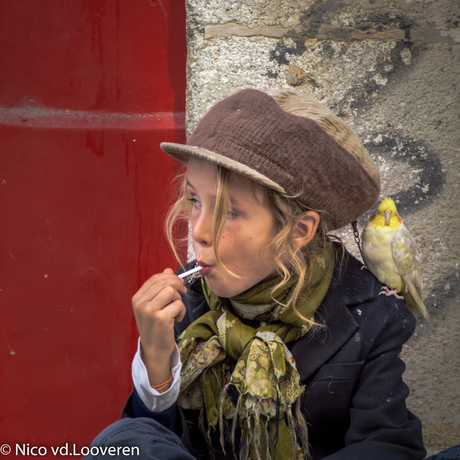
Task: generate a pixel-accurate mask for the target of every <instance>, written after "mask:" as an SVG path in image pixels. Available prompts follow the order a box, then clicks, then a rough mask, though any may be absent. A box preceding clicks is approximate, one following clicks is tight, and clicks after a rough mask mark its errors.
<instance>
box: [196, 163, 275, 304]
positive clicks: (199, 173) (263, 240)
mask: <svg viewBox="0 0 460 460" xmlns="http://www.w3.org/2000/svg"><path fill="white" fill-rule="evenodd" d="M187 182H188V186H187V188H188V193H189V194H190V197H191V199H192V201H193V207H192V213H191V223H192V233H193V245H194V248H195V254H196V259H197V261H198V263H199V264H200V265H201V266H204V267H205V268H204V270H202V271H201V275H202V276H204V278H205V279H206V282H207V283H208V286H209V287H210V289H211V290H212V291H213V292H214V293H215V294H217V295H218V296H220V297H233V296H235V295H237V294H240V293H241V292H244V291H246V290H247V289H249V288H251V287H252V286H254V285H255V284H257V283H258V282H259V281H262V280H264V279H266V278H270V277H271V276H273V275H275V273H276V269H275V267H276V264H275V262H274V257H273V252H272V248H271V245H270V244H268V245H267V243H269V241H270V238H271V235H272V230H273V225H274V221H273V216H272V214H271V212H270V211H269V210H268V208H267V207H266V205H265V204H264V193H263V188H262V186H261V185H258V184H255V183H253V182H252V181H251V180H250V179H247V178H245V177H243V176H241V175H239V174H236V173H231V176H230V180H229V185H228V192H229V195H230V200H231V210H230V212H229V216H228V218H227V222H226V224H225V227H224V232H223V234H222V237H221V239H220V241H219V245H218V247H219V249H218V254H219V256H220V259H221V261H222V263H223V264H224V265H225V266H226V267H227V268H228V269H229V270H230V271H231V272H233V273H235V274H236V275H239V276H240V277H241V278H236V277H234V276H232V275H230V274H229V273H227V272H226V271H225V270H224V269H223V268H222V267H221V266H220V265H219V264H218V263H217V261H216V257H215V255H214V248H213V246H212V232H213V229H212V221H213V214H214V205H215V201H216V191H217V179H216V167H215V166H214V165H213V164H212V163H209V162H208V161H204V160H200V159H197V158H193V157H192V158H190V159H189V162H188V168H187Z"/></svg>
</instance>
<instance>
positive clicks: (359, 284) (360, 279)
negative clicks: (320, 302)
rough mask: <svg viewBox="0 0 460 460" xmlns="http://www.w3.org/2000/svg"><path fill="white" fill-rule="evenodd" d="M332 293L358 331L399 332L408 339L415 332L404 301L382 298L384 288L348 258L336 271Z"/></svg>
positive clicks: (354, 260)
mask: <svg viewBox="0 0 460 460" xmlns="http://www.w3.org/2000/svg"><path fill="white" fill-rule="evenodd" d="M334 282H335V284H334V286H332V284H331V288H332V289H337V291H338V292H339V295H340V297H341V298H342V300H343V302H344V304H345V305H346V307H347V308H348V310H349V312H350V313H351V314H352V316H353V317H354V319H355V321H356V322H357V323H358V324H359V326H360V328H368V329H370V330H373V331H374V332H375V333H377V331H378V330H380V332H381V333H383V334H385V335H387V334H391V333H392V332H394V331H396V330H399V329H402V330H404V331H405V333H404V334H403V335H404V336H406V337H407V338H409V337H410V336H411V335H412V333H413V332H414V330H415V317H414V315H413V314H412V312H411V311H410V310H409V309H408V307H407V305H406V303H405V302H404V300H401V299H397V298H396V297H394V296H386V295H381V292H382V287H383V285H382V284H381V283H380V282H379V281H378V280H377V278H375V276H374V275H373V274H372V273H371V272H370V271H369V270H367V269H366V268H364V265H363V264H362V263H361V262H359V261H358V260H357V259H356V258H354V257H353V256H352V255H351V254H348V253H347V255H346V256H345V258H344V260H343V262H342V263H341V264H340V265H338V267H337V268H336V277H335V279H334Z"/></svg>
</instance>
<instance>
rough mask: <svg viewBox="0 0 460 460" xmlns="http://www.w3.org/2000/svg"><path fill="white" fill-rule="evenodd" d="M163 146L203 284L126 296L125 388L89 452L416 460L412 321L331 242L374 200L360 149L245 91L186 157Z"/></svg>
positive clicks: (291, 103)
mask: <svg viewBox="0 0 460 460" xmlns="http://www.w3.org/2000/svg"><path fill="white" fill-rule="evenodd" d="M162 148H163V150H164V151H165V152H166V153H168V154H169V155H171V156H172V157H173V158H176V159H178V160H180V161H182V162H183V163H185V164H187V172H186V175H185V179H184V185H183V190H182V193H181V196H180V198H179V200H178V201H177V202H176V204H175V205H174V207H173V208H172V210H171V212H170V215H169V218H168V223H167V225H168V235H169V238H170V240H172V234H173V232H172V228H173V226H174V224H175V223H176V222H178V221H179V220H181V219H186V220H188V219H190V221H191V228H192V237H193V247H194V250H195V255H196V262H197V263H198V264H199V265H200V266H201V267H203V269H202V270H201V272H200V275H201V277H200V278H199V279H195V280H192V281H191V282H186V283H184V281H183V280H182V279H179V278H178V276H176V275H175V274H174V273H173V271H172V270H171V269H166V270H164V272H163V273H160V274H156V275H154V276H153V277H152V278H150V279H149V280H148V281H146V283H145V284H144V285H143V286H142V287H141V288H140V289H139V291H138V292H137V293H136V295H135V296H134V297H133V306H134V314H135V317H136V322H137V326H138V329H139V335H140V342H139V351H138V353H137V355H136V357H135V359H134V362H133V379H134V386H135V389H134V391H133V394H132V395H131V397H130V398H129V400H128V402H127V404H126V406H125V409H124V417H125V418H124V419H122V420H121V421H119V422H117V423H116V424H115V425H112V426H111V427H109V428H108V429H107V430H105V431H104V432H103V433H102V434H101V435H100V436H99V437H98V438H97V439H96V441H95V442H94V443H93V447H98V446H108V445H118V446H126V445H128V444H129V445H134V446H138V447H139V449H140V456H141V458H146V459H147V458H149V459H157V458H158V459H162V460H165V459H173V458H174V459H193V458H206V457H214V458H216V459H233V458H240V459H264V460H269V459H277V460H278V459H279V460H284V459H307V458H312V459H323V458H327V459H331V460H332V459H350V460H351V459H353V460H356V459H361V458H362V459H375V460H378V459H382V460H389V459H390V460H398V459H401V460H403V459H407V460H409V459H414V460H415V459H422V458H424V456H425V449H424V447H423V442H422V435H421V424H420V421H419V420H418V419H417V418H416V417H415V416H414V415H413V414H412V413H411V412H410V411H408V410H407V408H406V405H405V398H406V397H407V395H408V394H409V390H408V388H407V386H406V385H405V384H404V382H403V380H402V374H403V372H404V364H403V363H402V361H401V360H400V359H399V357H398V355H399V353H400V352H401V347H402V345H403V343H405V342H406V341H407V340H408V339H409V338H410V336H411V335H412V333H413V331H414V328H415V320H414V316H413V315H412V313H411V312H410V311H409V310H408V309H407V308H406V305H405V304H404V302H403V301H402V300H398V299H395V298H394V297H391V298H389V297H385V296H379V295H378V294H379V292H380V289H381V285H380V284H379V283H378V281H377V280H376V279H375V278H374V277H373V275H372V274H371V273H370V272H369V271H366V270H361V268H362V264H361V263H360V262H358V261H357V260H356V259H354V258H353V257H352V256H350V255H349V254H348V253H347V252H346V251H345V250H344V249H343V247H342V246H341V245H340V244H337V243H333V242H332V241H331V239H330V237H329V236H328V232H330V231H331V230H334V229H337V228H339V227H341V226H343V225H345V224H349V223H350V222H352V221H353V220H355V219H356V218H357V217H358V216H359V215H361V214H362V213H363V212H364V211H366V210H368V209H369V208H370V207H371V206H372V205H373V204H374V203H375V202H376V200H377V199H378V196H379V191H380V179H379V173H378V170H377V168H376V166H375V165H374V163H373V162H372V160H371V158H370V156H369V155H368V153H367V152H366V150H365V148H364V146H363V145H362V143H361V142H360V140H359V139H358V137H357V136H356V135H355V134H354V133H353V132H352V131H351V129H350V128H348V127H347V126H346V125H345V124H344V123H343V122H342V121H341V120H339V119H338V118H337V117H336V116H335V115H334V114H333V113H332V112H331V111H329V110H328V109H326V108H325V107H323V106H322V105H321V104H319V103H317V102H316V101H314V100H313V99H311V98H309V97H307V96H305V95H302V94H301V93H294V92H287V91H276V92H262V91H257V90H252V89H248V90H243V91H240V92H238V93H236V94H234V95H232V96H230V97H227V98H226V99H224V100H222V101H221V102H219V103H218V104H216V105H215V106H214V107H213V108H212V109H211V110H210V111H209V113H208V114H207V115H206V116H205V117H204V118H203V119H202V121H201V122H200V124H199V125H198V127H197V128H196V130H195V131H194V133H193V134H192V136H191V137H190V139H189V140H188V143H187V145H179V144H171V143H165V144H162ZM193 265H194V263H192V264H190V265H187V266H186V267H185V270H187V269H188V268H191V267H192V266H193ZM182 271H184V269H182V270H180V272H182ZM179 336H180V337H179ZM178 337H179V341H178V344H177V345H176V340H177V339H178ZM93 458H100V456H98V455H94V456H93ZM120 458H121V457H120Z"/></svg>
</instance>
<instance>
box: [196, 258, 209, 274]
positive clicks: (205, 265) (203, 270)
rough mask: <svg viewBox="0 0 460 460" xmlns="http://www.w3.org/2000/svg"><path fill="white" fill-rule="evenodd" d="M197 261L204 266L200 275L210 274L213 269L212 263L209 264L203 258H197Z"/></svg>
mask: <svg viewBox="0 0 460 460" xmlns="http://www.w3.org/2000/svg"><path fill="white" fill-rule="evenodd" d="M197 263H198V265H199V266H200V267H203V268H202V269H201V270H200V275H201V276H206V275H208V274H209V273H210V272H211V270H212V265H209V264H205V263H204V262H203V261H201V260H197Z"/></svg>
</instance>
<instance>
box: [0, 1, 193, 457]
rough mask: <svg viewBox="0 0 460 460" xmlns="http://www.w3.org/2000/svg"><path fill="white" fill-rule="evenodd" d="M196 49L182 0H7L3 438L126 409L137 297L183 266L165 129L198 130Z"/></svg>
mask: <svg viewBox="0 0 460 460" xmlns="http://www.w3.org/2000/svg"><path fill="white" fill-rule="evenodd" d="M185 60H186V45H185V7H184V3H183V1H180V0H139V1H125V0H77V1H62V2H61V1H59V2H56V1H53V0H41V1H39V2H36V1H33V0H21V1H15V0H7V1H3V2H0V69H1V70H0V212H1V220H0V328H1V347H2V349H1V355H0V453H7V450H8V446H9V448H11V456H13V455H14V454H17V455H18V456H24V455H25V453H27V452H28V453H29V456H32V454H33V452H35V453H38V455H40V456H45V458H52V457H55V455H54V454H53V452H52V448H53V447H54V448H56V447H62V446H65V445H66V444H67V445H69V447H72V448H73V449H74V450H75V449H77V451H76V452H77V453H78V449H81V448H82V447H84V446H88V445H89V443H90V442H91V440H92V439H93V438H94V437H95V436H96V435H97V434H98V432H99V431H100V430H102V429H103V428H104V427H105V426H107V425H108V424H110V423H112V422H113V421H115V420H117V419H118V418H119V415H120V412H121V409H122V406H123V404H124V401H125V399H126V397H127V396H128V394H129V392H130V390H131V388H132V383H131V375H130V364H131V359H132V356H133V354H134V351H135V347H136V340H137V332H136V326H135V322H134V319H133V315H132V308H131V297H132V295H133V294H134V292H135V291H136V290H137V289H138V287H139V286H140V285H141V284H142V283H143V282H144V281H145V279H146V278H147V277H148V276H150V275H151V274H153V273H155V272H156V271H159V270H163V269H164V268H165V267H166V266H171V267H175V266H176V264H175V262H174V260H173V257H172V254H171V252H170V250H169V249H168V247H167V245H166V243H165V239H164V236H163V229H162V225H163V220H164V213H165V210H166V208H167V206H168V203H170V197H171V189H172V185H171V178H172V177H173V175H174V170H175V165H174V164H173V162H172V161H170V160H169V158H168V157H167V156H166V155H164V154H162V153H161V151H160V149H159V143H160V142H161V141H172V142H174V141H176V142H177V141H183V140H184V137H185V133H184V108H185ZM5 446H6V447H5ZM34 447H35V448H38V447H41V451H37V449H35V450H34V451H32V450H31V449H32V448H34ZM18 449H19V450H18ZM27 449H29V450H28V451H27ZM44 449H46V452H45V450H44ZM61 452H65V451H61ZM43 453H46V455H42V454H43Z"/></svg>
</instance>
